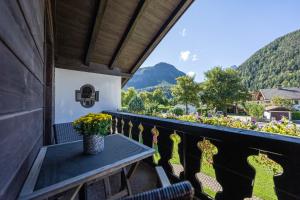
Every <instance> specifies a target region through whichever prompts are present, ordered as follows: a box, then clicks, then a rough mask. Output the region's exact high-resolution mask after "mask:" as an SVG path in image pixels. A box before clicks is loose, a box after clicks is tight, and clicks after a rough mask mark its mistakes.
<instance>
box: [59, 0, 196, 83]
mask: <svg viewBox="0 0 300 200" xmlns="http://www.w3.org/2000/svg"><path fill="white" fill-rule="evenodd" d="M192 2H193V0H184V1H182V0H171V1H153V0H130V1H124V0H88V1H85V0H60V1H56V3H55V30H56V31H55V32H56V33H55V45H56V47H55V63H56V64H55V65H56V67H58V68H64V69H72V70H79V71H87V72H94V73H101V74H111V75H116V76H122V84H123V85H124V84H125V83H126V82H127V81H128V80H129V78H130V77H131V76H132V74H133V73H134V72H135V71H136V70H137V69H138V68H139V66H140V65H141V64H142V63H143V61H144V60H145V59H146V58H147V57H148V55H149V54H150V53H151V52H152V50H153V49H154V48H155V47H156V46H157V45H158V43H159V42H160V41H161V39H162V38H163V37H164V36H165V35H166V34H167V32H168V31H169V30H170V29H171V27H172V26H173V25H174V24H175V23H176V21H177V20H178V19H179V18H180V17H181V15H182V14H183V13H184V12H185V11H186V10H187V9H188V7H189V6H190V5H191V4H192Z"/></svg>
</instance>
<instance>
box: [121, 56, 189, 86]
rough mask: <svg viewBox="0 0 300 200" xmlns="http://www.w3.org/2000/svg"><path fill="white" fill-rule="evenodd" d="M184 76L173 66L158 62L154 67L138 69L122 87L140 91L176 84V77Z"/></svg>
mask: <svg viewBox="0 0 300 200" xmlns="http://www.w3.org/2000/svg"><path fill="white" fill-rule="evenodd" d="M184 75H186V74H185V73H184V72H182V71H180V70H178V69H177V68H176V67H175V66H174V65H171V64H169V63H166V62H160V63H157V64H156V65H154V66H149V67H143V68H139V69H138V70H137V71H136V73H135V74H134V75H133V77H132V78H131V79H130V80H129V81H128V83H127V84H126V85H125V86H124V89H127V88H129V87H134V88H135V89H139V90H142V89H144V88H151V87H157V86H168V85H173V84H175V83H176V78H177V77H180V76H184Z"/></svg>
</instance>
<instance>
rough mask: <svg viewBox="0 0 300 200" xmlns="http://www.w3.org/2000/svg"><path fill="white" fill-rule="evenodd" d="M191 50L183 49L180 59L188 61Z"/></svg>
mask: <svg viewBox="0 0 300 200" xmlns="http://www.w3.org/2000/svg"><path fill="white" fill-rule="evenodd" d="M190 54H191V52H190V51H181V52H180V59H181V60H183V61H187V60H188V59H189V57H190Z"/></svg>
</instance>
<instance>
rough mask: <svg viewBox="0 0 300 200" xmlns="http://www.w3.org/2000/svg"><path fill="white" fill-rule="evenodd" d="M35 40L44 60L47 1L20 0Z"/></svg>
mask: <svg viewBox="0 0 300 200" xmlns="http://www.w3.org/2000/svg"><path fill="white" fill-rule="evenodd" d="M18 1H19V3H20V5H21V8H22V10H23V13H24V16H25V19H26V21H27V23H28V25H29V28H30V31H31V34H32V36H33V38H34V40H35V43H36V45H37V48H38V50H39V53H40V55H41V58H42V60H44V59H43V58H44V43H43V41H44V27H43V24H44V9H45V4H44V3H45V2H44V1H41V0H31V1H28V0H18ZM33 10H34V12H32V11H33Z"/></svg>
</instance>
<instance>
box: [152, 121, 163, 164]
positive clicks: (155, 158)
mask: <svg viewBox="0 0 300 200" xmlns="http://www.w3.org/2000/svg"><path fill="white" fill-rule="evenodd" d="M151 133H152V148H153V149H154V150H155V153H154V155H153V162H154V163H155V164H158V162H159V160H160V159H161V156H160V154H159V150H158V136H159V131H158V130H157V128H156V126H155V125H154V127H153V128H152V129H151Z"/></svg>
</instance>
